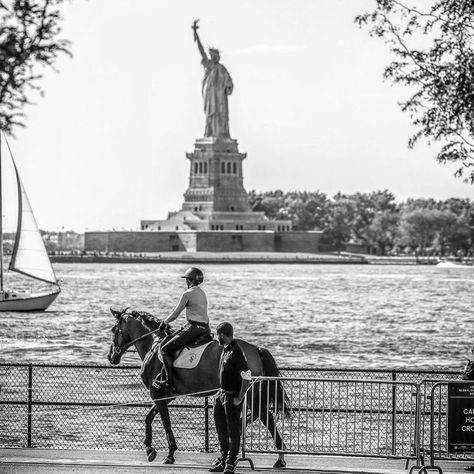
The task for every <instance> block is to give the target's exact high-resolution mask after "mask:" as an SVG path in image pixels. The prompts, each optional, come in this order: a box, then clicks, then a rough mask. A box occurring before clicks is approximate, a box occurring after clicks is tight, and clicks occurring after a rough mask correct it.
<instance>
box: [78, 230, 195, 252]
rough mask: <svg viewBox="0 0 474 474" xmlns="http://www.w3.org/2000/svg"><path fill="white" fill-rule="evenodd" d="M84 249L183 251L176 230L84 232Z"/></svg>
mask: <svg viewBox="0 0 474 474" xmlns="http://www.w3.org/2000/svg"><path fill="white" fill-rule="evenodd" d="M84 250H85V251H89V252H93V251H97V252H171V251H185V250H186V247H185V246H184V245H183V242H182V241H181V239H180V237H179V236H178V235H177V233H176V232H139V231H137V232H134V231H125V232H86V234H85V242H84Z"/></svg>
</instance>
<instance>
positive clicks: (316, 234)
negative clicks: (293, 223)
mask: <svg viewBox="0 0 474 474" xmlns="http://www.w3.org/2000/svg"><path fill="white" fill-rule="evenodd" d="M321 234H322V232H320V231H308V232H305V231H292V232H277V233H275V252H303V253H318V252H319V239H320V237H321Z"/></svg>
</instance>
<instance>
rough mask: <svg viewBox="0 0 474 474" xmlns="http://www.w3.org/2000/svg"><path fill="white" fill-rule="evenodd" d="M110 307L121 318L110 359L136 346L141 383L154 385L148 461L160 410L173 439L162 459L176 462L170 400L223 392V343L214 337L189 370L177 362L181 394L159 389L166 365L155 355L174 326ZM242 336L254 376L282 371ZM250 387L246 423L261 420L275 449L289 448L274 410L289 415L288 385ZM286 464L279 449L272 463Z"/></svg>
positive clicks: (241, 343) (176, 378)
mask: <svg viewBox="0 0 474 474" xmlns="http://www.w3.org/2000/svg"><path fill="white" fill-rule="evenodd" d="M111 312H112V314H113V315H114V316H115V318H116V324H115V325H114V327H113V328H112V333H113V336H112V344H111V346H110V349H109V353H108V356H107V358H108V360H109V362H110V363H111V364H113V365H117V364H119V363H120V360H121V358H122V356H123V354H124V353H125V352H126V351H127V350H128V349H129V348H130V347H132V346H135V348H136V351H137V352H138V355H139V356H140V358H141V360H142V361H143V363H142V371H141V378H142V382H143V384H144V385H145V387H146V388H147V389H148V390H149V392H150V396H151V399H152V401H153V405H152V407H151V409H150V411H149V412H148V414H147V415H146V417H145V439H144V444H145V448H146V455H147V458H148V461H153V460H154V459H155V458H156V455H157V453H156V449H155V448H154V447H153V446H152V422H153V420H154V418H155V416H156V414H157V413H159V414H160V417H161V422H162V424H163V428H164V430H165V433H166V439H167V443H168V454H167V456H166V458H165V459H164V460H163V461H162V462H163V464H174V462H175V457H174V453H175V451H177V449H178V446H177V444H176V440H175V437H174V434H173V430H172V428H171V420H170V414H169V408H168V404H169V403H170V402H171V401H172V400H173V399H174V398H176V396H178V395H189V396H198V397H204V396H208V395H212V394H214V393H216V392H217V391H218V389H219V360H220V357H221V352H222V347H221V346H220V345H219V344H218V342H217V341H216V340H214V339H213V340H212V342H210V344H208V345H207V347H206V348H205V350H204V352H203V354H202V357H201V360H200V361H199V363H198V365H197V366H196V367H195V368H193V369H184V368H177V367H174V368H173V373H174V385H175V389H176V393H173V394H172V395H170V393H169V392H168V391H166V390H164V389H163V388H156V387H154V386H153V384H152V382H153V380H154V379H155V377H156V376H157V374H159V373H160V372H161V369H162V366H163V364H162V362H161V361H160V360H159V358H158V356H157V354H156V345H157V344H158V343H159V342H160V341H161V340H162V339H163V338H164V337H166V336H167V335H168V334H170V327H169V325H167V324H166V323H163V322H162V321H160V320H158V319H156V318H154V317H153V316H152V315H151V314H150V313H147V312H145V311H130V312H129V311H128V308H127V309H125V310H120V311H116V310H114V309H112V308H111ZM237 341H238V344H239V346H240V347H241V348H242V350H243V352H244V354H245V356H246V358H247V363H248V365H249V369H250V370H251V372H252V375H253V376H265V375H266V376H271V377H276V376H278V375H279V369H278V367H277V364H276V362H275V359H274V358H273V356H272V355H271V353H270V352H269V351H268V350H267V349H264V348H262V347H258V346H255V345H253V344H250V343H248V342H246V341H243V340H240V339H237ZM152 346H153V348H152ZM249 392H250V391H249ZM249 392H247V406H248V410H247V417H246V419H247V422H249V423H251V422H253V421H256V420H258V419H260V420H261V421H262V423H263V424H264V425H265V426H266V427H267V429H268V431H269V432H270V434H271V436H272V437H273V439H274V442H275V446H276V448H277V449H278V450H280V451H283V450H285V449H286V447H285V444H284V442H283V440H282V438H281V436H280V433H279V432H278V429H277V427H276V425H275V419H274V416H273V412H274V413H276V414H279V413H281V414H282V415H283V416H286V417H289V416H290V411H291V408H290V404H289V399H288V396H287V394H286V393H285V391H284V388H283V385H282V384H281V382H279V381H277V382H275V381H270V382H267V383H266V385H263V386H262V389H261V390H260V389H259V390H253V391H252V392H254V394H253V396H252V397H250V395H249ZM251 398H252V399H251ZM216 461H217V460H216ZM216 461H215V462H216ZM285 466H286V461H285V459H284V454H283V453H282V452H280V453H279V455H278V459H277V461H276V462H275V464H274V465H273V467H274V468H279V467H285Z"/></svg>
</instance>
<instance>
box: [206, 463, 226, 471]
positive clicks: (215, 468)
mask: <svg viewBox="0 0 474 474" xmlns="http://www.w3.org/2000/svg"><path fill="white" fill-rule="evenodd" d="M208 471H209V472H224V465H223V464H221V463H219V464H216V465H215V466H212V467H211V468H209V469H208Z"/></svg>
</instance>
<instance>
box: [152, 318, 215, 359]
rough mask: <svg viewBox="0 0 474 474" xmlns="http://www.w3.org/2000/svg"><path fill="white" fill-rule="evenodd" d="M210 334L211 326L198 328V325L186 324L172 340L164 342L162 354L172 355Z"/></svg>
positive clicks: (161, 347)
mask: <svg viewBox="0 0 474 474" xmlns="http://www.w3.org/2000/svg"><path fill="white" fill-rule="evenodd" d="M208 332H209V326H207V327H205V326H197V325H196V324H186V325H184V326H183V327H182V328H181V329H180V330H179V331H177V332H176V333H175V334H174V335H173V336H172V337H171V339H167V340H166V339H165V340H163V342H162V344H161V346H160V349H161V352H162V353H165V352H166V353H168V354H171V353H172V352H174V351H176V350H178V349H180V348H181V347H183V346H186V345H187V344H189V343H191V342H193V341H195V340H196V339H197V338H198V337H199V336H202V335H203V334H206V333H208Z"/></svg>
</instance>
